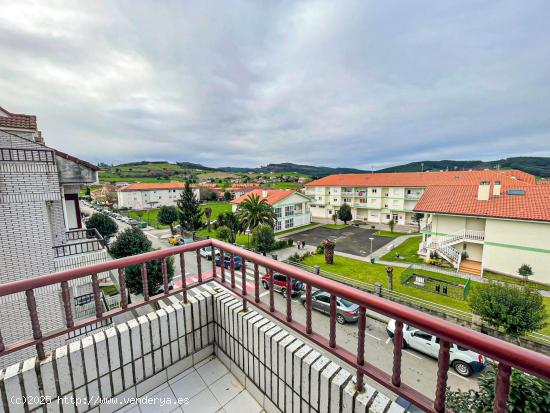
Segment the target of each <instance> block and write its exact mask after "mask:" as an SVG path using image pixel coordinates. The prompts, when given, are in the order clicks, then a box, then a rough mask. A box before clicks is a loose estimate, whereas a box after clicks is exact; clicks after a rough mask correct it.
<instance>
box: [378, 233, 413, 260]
mask: <svg viewBox="0 0 550 413" xmlns="http://www.w3.org/2000/svg"><path fill="white" fill-rule="evenodd" d="M421 241H422V237H421V236H420V237H412V238H409V239H407V240H405V241H404V242H403V243H402V244H400V245H398V246H397V247H395V248H394V249H393V250H391V251H390V252H388V253H386V254H385V255H383V256H382V257H380V259H381V260H384V261H397V262H412V263H415V264H422V263H423V262H424V260H423V259H422V258H420V257H419V256H418V254H417V252H418V248H419V246H420V242H421ZM397 254H399V257H401V258H396V256H397Z"/></svg>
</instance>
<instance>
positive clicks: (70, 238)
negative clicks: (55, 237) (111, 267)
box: [53, 228, 107, 258]
mask: <svg viewBox="0 0 550 413" xmlns="http://www.w3.org/2000/svg"><path fill="white" fill-rule="evenodd" d="M65 236H66V240H67V243H66V244H62V245H56V246H54V247H53V250H54V257H55V258H61V257H69V256H71V255H77V254H85V253H88V252H95V251H99V250H102V249H103V248H105V247H106V245H107V244H106V242H105V240H104V239H103V237H102V236H101V234H100V233H99V232H98V231H97V229H95V228H90V229H86V228H85V229H76V230H71V231H67V232H66V233H65Z"/></svg>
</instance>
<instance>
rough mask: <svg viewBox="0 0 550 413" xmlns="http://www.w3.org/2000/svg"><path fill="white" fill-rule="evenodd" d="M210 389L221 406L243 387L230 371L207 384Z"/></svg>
mask: <svg viewBox="0 0 550 413" xmlns="http://www.w3.org/2000/svg"><path fill="white" fill-rule="evenodd" d="M209 389H210V391H211V392H212V393H213V394H214V396H215V397H216V399H218V401H219V402H220V404H221V405H222V406H223V405H225V404H226V403H227V402H229V401H230V400H231V399H233V398H234V397H235V396H237V395H238V394H239V393H240V392H241V391H242V390H243V389H244V387H243V386H242V384H241V383H239V381H238V380H237V379H236V378H235V376H233V375H232V374H231V373H227V374H226V375H225V376H222V377H221V378H220V379H218V380H217V381H215V382H214V383H212V384H211V385H210V386H209Z"/></svg>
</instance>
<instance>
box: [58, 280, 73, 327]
mask: <svg viewBox="0 0 550 413" xmlns="http://www.w3.org/2000/svg"><path fill="white" fill-rule="evenodd" d="M61 297H62V298H63V309H64V310H65V322H66V324H67V328H71V327H73V326H74V320H73V311H72V303H71V294H70V292H69V283H68V282H67V281H61Z"/></svg>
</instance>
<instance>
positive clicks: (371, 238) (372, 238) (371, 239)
mask: <svg viewBox="0 0 550 413" xmlns="http://www.w3.org/2000/svg"><path fill="white" fill-rule="evenodd" d="M369 239H370V254H369V255H372V241H373V240H374V237H369ZM371 258H372V257H371Z"/></svg>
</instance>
